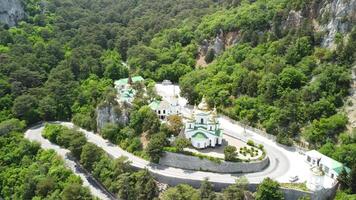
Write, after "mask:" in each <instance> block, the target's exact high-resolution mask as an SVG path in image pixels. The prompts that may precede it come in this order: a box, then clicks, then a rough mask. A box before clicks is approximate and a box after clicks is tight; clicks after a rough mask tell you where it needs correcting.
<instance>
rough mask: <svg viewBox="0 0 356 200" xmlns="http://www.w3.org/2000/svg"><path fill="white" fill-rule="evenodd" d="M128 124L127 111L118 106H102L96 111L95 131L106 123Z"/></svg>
mask: <svg viewBox="0 0 356 200" xmlns="http://www.w3.org/2000/svg"><path fill="white" fill-rule="evenodd" d="M128 122H129V112H128V109H125V108H122V107H120V106H119V105H118V104H104V105H100V106H98V108H97V109H96V123H97V129H98V130H100V129H101V128H103V127H104V125H105V124H106V123H113V124H122V125H126V124H127V123H128Z"/></svg>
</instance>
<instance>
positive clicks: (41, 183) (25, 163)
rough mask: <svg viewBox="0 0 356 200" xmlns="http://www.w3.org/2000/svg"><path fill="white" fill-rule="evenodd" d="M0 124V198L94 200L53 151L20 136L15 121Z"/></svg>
mask: <svg viewBox="0 0 356 200" xmlns="http://www.w3.org/2000/svg"><path fill="white" fill-rule="evenodd" d="M11 124H12V125H16V126H14V127H11V126H10V124H9V123H7V124H6V123H4V122H2V123H0V129H1V131H4V130H5V129H6V131H9V133H7V134H6V135H2V134H3V133H0V135H2V136H1V137H0V197H3V198H4V199H5V200H10V199H11V200H12V199H63V200H72V199H78V200H94V198H93V197H92V196H91V194H90V192H89V189H88V188H84V187H83V186H82V180H81V179H80V178H79V177H78V176H76V175H74V174H73V172H72V171H71V170H70V169H67V168H66V166H65V165H64V163H63V160H62V159H61V158H60V157H58V156H57V155H56V153H55V152H54V151H45V150H41V148H40V145H38V144H36V143H31V142H29V141H27V140H25V139H24V138H23V135H22V134H21V133H20V132H21V131H22V129H23V128H25V124H24V123H23V122H20V121H19V120H13V121H12V123H11Z"/></svg>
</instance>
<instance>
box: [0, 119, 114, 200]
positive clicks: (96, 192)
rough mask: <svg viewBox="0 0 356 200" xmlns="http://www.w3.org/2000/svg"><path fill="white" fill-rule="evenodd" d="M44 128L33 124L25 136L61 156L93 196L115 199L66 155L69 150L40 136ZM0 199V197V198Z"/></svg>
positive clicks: (103, 199) (105, 199)
mask: <svg viewBox="0 0 356 200" xmlns="http://www.w3.org/2000/svg"><path fill="white" fill-rule="evenodd" d="M43 128H44V124H41V125H38V126H35V127H33V128H30V129H28V130H27V131H26V132H25V138H27V139H28V140H30V141H34V142H39V143H40V144H41V147H42V148H43V149H48V150H49V149H53V150H54V151H55V152H56V153H57V154H58V155H60V156H62V158H63V160H64V162H65V165H66V166H67V167H69V168H70V169H71V170H72V171H73V172H74V173H75V174H76V175H78V176H79V177H80V178H81V179H82V181H83V185H84V186H86V187H88V188H89V189H90V192H91V194H92V195H93V196H95V197H98V198H99V199H102V200H115V199H116V198H115V197H114V196H113V195H112V194H110V193H109V192H108V191H106V189H105V188H104V187H103V186H102V185H101V184H100V183H98V182H97V181H96V179H95V178H93V177H92V176H91V175H90V174H89V173H87V172H86V171H85V170H84V169H83V168H81V166H80V165H78V164H77V163H76V162H75V161H74V160H73V159H72V158H70V156H67V153H69V150H67V149H63V148H61V147H60V146H58V145H55V144H53V143H51V142H50V141H49V140H47V139H45V138H43V137H42V135H41V133H42V130H43ZM0 199H1V198H0Z"/></svg>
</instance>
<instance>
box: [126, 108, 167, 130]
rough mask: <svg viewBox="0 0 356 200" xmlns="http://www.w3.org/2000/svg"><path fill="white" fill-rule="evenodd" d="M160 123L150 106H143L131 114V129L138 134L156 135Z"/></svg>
mask: <svg viewBox="0 0 356 200" xmlns="http://www.w3.org/2000/svg"><path fill="white" fill-rule="evenodd" d="M159 126H160V121H159V119H158V116H157V115H156V113H155V112H154V111H152V110H151V108H150V107H148V106H143V107H141V108H140V109H139V110H137V111H134V112H133V113H132V114H131V120H130V127H132V128H133V129H135V131H136V134H141V133H143V132H146V131H148V133H149V134H153V133H156V132H157V131H158V129H159Z"/></svg>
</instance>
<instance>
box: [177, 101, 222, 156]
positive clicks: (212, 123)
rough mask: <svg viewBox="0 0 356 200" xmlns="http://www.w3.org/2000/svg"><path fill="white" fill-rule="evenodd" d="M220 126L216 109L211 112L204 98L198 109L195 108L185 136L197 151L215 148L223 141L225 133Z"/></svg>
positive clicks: (186, 127) (187, 123) (186, 126)
mask: <svg viewBox="0 0 356 200" xmlns="http://www.w3.org/2000/svg"><path fill="white" fill-rule="evenodd" d="M219 125H220V124H219V122H218V120H217V112H216V108H214V110H213V111H209V109H208V104H207V103H206V101H205V98H204V97H203V99H202V102H201V103H200V104H199V106H198V109H197V108H196V107H194V110H193V112H192V116H191V117H190V119H189V120H188V121H187V122H186V124H185V130H184V134H185V137H186V138H187V139H189V140H190V141H191V142H192V145H193V146H194V147H195V148H197V149H204V148H207V147H215V146H217V145H221V144H222V141H223V132H222V130H221V129H220V126H219Z"/></svg>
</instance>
